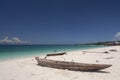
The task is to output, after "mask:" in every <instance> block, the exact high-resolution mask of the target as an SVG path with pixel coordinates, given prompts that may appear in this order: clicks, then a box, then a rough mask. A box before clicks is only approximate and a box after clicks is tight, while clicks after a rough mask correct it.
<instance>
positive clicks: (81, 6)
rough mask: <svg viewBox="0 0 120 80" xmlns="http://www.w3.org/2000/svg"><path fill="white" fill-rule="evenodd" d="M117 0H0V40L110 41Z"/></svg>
mask: <svg viewBox="0 0 120 80" xmlns="http://www.w3.org/2000/svg"><path fill="white" fill-rule="evenodd" d="M119 32H120V1H119V0H1V1H0V40H2V39H3V37H4V36H6V37H5V39H8V37H9V40H10V39H13V40H14V39H15V40H18V41H19V40H21V41H22V40H23V41H29V42H32V43H33V44H34V43H35V44H74V43H86V42H97V41H108V40H113V39H114V36H115V34H116V33H119Z"/></svg>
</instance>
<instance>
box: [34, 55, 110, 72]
mask: <svg viewBox="0 0 120 80" xmlns="http://www.w3.org/2000/svg"><path fill="white" fill-rule="evenodd" d="M35 59H36V60H37V62H38V65H40V66H45V67H51V68H57V69H68V70H74V71H97V70H101V69H105V68H108V67H110V66H112V65H110V64H85V63H76V62H67V61H56V60H49V59H41V58H39V57H36V58H35Z"/></svg>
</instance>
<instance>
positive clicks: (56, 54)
mask: <svg viewBox="0 0 120 80" xmlns="http://www.w3.org/2000/svg"><path fill="white" fill-rule="evenodd" d="M64 54H67V53H66V52H63V53H54V54H46V56H59V55H64Z"/></svg>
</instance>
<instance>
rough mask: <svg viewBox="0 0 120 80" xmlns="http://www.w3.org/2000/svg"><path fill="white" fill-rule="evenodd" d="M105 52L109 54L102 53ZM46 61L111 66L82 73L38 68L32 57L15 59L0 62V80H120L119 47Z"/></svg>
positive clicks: (98, 49)
mask: <svg viewBox="0 0 120 80" xmlns="http://www.w3.org/2000/svg"><path fill="white" fill-rule="evenodd" d="M111 49H115V50H117V51H110V50H111ZM83 51H87V52H83ZM105 51H108V52H109V53H102V52H105ZM100 52H101V53H100ZM40 57H41V58H43V57H44V55H42V56H40ZM48 59H52V60H62V61H74V62H80V63H95V64H112V66H111V67H109V68H106V69H103V70H100V71H98V72H82V71H70V70H62V69H55V68H48V67H42V66H38V65H37V62H36V60H35V59H34V57H32V58H26V59H15V60H10V61H1V62H0V80H120V71H119V70H120V64H119V62H120V46H110V47H105V48H96V49H89V50H80V51H71V52H67V55H61V56H50V57H48Z"/></svg>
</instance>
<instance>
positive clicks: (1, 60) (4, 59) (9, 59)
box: [0, 46, 110, 62]
mask: <svg viewBox="0 0 120 80" xmlns="http://www.w3.org/2000/svg"><path fill="white" fill-rule="evenodd" d="M105 47H110V46H102V47H95V48H94V47H93V48H87V49H73V50H63V51H62V50H61V51H57V52H54V51H53V52H45V53H42V54H39V53H37V54H36V55H34V54H32V55H27V56H25V55H24V56H21V57H18V56H16V58H15V57H13V58H3V59H0V62H6V61H12V60H21V59H27V58H32V57H36V56H45V55H46V54H51V53H59V52H67V53H69V52H75V51H82V50H90V49H99V48H105Z"/></svg>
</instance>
